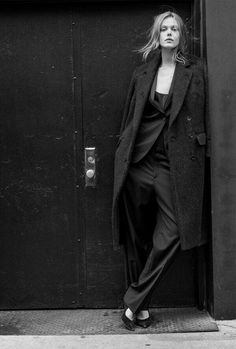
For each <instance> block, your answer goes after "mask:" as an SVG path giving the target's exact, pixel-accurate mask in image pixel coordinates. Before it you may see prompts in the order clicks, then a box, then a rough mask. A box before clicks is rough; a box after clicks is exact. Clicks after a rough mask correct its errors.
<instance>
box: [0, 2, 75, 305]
mask: <svg viewBox="0 0 236 349" xmlns="http://www.w3.org/2000/svg"><path fill="white" fill-rule="evenodd" d="M0 16H1V20H0V42H1V45H0V47H1V55H0V62H1V63H0V67H1V68H0V76H1V84H0V110H1V112H0V115H1V119H0V122H1V126H0V130H1V131H0V132H1V155H0V156H1V197H0V202H1V244H0V246H1V247H0V249H1V251H0V256H1V257H0V258H1V287H0V293H1V296H0V304H1V307H2V308H42V307H70V306H73V305H74V303H75V302H77V301H78V295H77V293H78V284H79V282H80V278H79V274H78V267H77V265H78V263H79V260H78V258H77V256H79V255H80V253H79V252H78V247H77V228H76V225H77V223H76V215H75V213H76V193H75V185H74V182H75V166H74V115H73V94H72V38H71V15H70V12H69V11H68V9H67V10H65V9H64V10H63V11H62V10H55V8H54V9H50V8H44V9H42V8H41V7H38V8H37V7H34V9H30V8H29V7H27V8H24V7H23V8H22V7H19V8H15V7H14V11H13V8H10V9H4V8H2V9H1V15H0Z"/></svg>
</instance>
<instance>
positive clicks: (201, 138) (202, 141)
mask: <svg viewBox="0 0 236 349" xmlns="http://www.w3.org/2000/svg"><path fill="white" fill-rule="evenodd" d="M196 139H197V141H198V144H200V145H206V133H205V132H202V133H198V134H197V135H196Z"/></svg>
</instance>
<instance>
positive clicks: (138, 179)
mask: <svg viewBox="0 0 236 349" xmlns="http://www.w3.org/2000/svg"><path fill="white" fill-rule="evenodd" d="M185 38H186V32H185V27H184V24H183V21H182V19H181V18H180V17H179V16H178V15H177V14H175V13H173V12H165V13H162V14H161V15H159V16H157V17H155V20H154V24H153V26H152V28H151V31H150V40H149V41H148V43H147V45H146V46H144V47H143V48H142V49H141V52H142V53H143V56H144V59H146V58H147V56H148V55H149V54H150V53H153V54H154V58H153V59H152V60H150V61H149V62H148V63H145V64H143V65H141V66H140V67H138V68H137V69H136V70H135V72H134V74H133V77H132V81H131V84H130V88H129V91H128V97H127V102H126V106H125V111H124V116H123V120H122V125H121V135H120V139H119V142H118V147H117V151H116V157H115V178H114V198H113V233H114V243H115V245H117V244H124V246H125V250H126V256H127V279H128V281H129V282H130V285H129V287H128V289H127V291H126V293H125V295H124V304H125V311H124V313H123V315H122V320H123V322H124V325H125V326H126V328H127V329H129V330H134V329H135V325H140V326H142V327H148V326H149V325H150V323H151V320H150V315H149V311H148V307H149V303H150V300H151V295H152V292H153V290H154V289H155V288H156V286H157V285H158V283H159V282H160V280H161V278H162V277H163V275H164V273H165V272H166V270H167V269H168V267H169V266H170V264H171V263H172V262H173V260H174V257H175V256H176V253H177V252H178V251H179V250H180V249H182V250H186V249H190V248H193V247H196V246H200V245H202V244H204V243H205V242H206V240H207V239H206V231H205V230H206V229H204V223H205V221H204V219H203V211H204V210H203V198H204V172H205V155H206V154H209V150H208V145H209V134H208V125H207V122H206V121H207V120H206V117H205V115H206V92H207V91H206V79H205V69H204V64H203V62H201V60H200V59H199V58H196V57H192V56H191V57H190V56H187V55H186V53H185V46H186V40H185Z"/></svg>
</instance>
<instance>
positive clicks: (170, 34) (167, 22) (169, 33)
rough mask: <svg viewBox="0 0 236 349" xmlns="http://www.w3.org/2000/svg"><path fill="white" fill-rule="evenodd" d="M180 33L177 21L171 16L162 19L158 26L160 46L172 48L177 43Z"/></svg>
mask: <svg viewBox="0 0 236 349" xmlns="http://www.w3.org/2000/svg"><path fill="white" fill-rule="evenodd" d="M179 40H180V34H179V26H178V23H177V21H176V20H175V19H174V18H173V17H167V18H165V19H164V20H163V22H162V24H161V28H160V39H159V42H160V46H161V48H167V49H174V48H176V47H177V46H178V45H179Z"/></svg>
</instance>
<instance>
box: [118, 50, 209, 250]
mask: <svg viewBox="0 0 236 349" xmlns="http://www.w3.org/2000/svg"><path fill="white" fill-rule="evenodd" d="M159 64H160V53H159V52H158V53H157V55H156V56H155V58H154V59H152V60H151V61H150V62H148V63H145V64H143V65H141V66H140V67H138V68H137V69H136V70H135V72H134V74H133V77H132V80H131V83H130V87H129V91H128V96H127V100H126V105H125V110H124V115H123V120H122V124H121V132H120V139H119V141H118V145H117V150H116V154H115V172H114V196H113V215H112V224H113V241H114V247H117V246H118V245H119V244H122V243H123V236H124V234H126V231H127V227H126V226H125V220H124V219H123V217H122V212H124V210H123V208H122V204H121V200H120V194H121V192H122V188H123V186H124V183H125V179H126V175H127V172H128V169H129V164H130V161H131V158H132V151H133V147H134V144H135V139H136V136H137V133H138V129H139V126H140V123H141V119H142V115H143V110H144V106H145V103H146V101H147V98H148V96H149V93H150V88H151V85H152V82H153V79H154V78H155V75H156V73H157V69H158V66H159ZM206 96H207V86H206V75H205V66H204V64H203V62H202V61H201V60H199V59H198V58H196V57H193V58H191V59H190V60H189V61H188V62H187V63H186V64H185V65H184V64H181V63H177V65H176V72H175V80H174V87H173V97H172V98H173V99H172V107H171V114H170V119H169V127H168V156H169V162H170V175H171V187H172V188H171V189H172V193H173V201H174V208H175V214H176V221H177V225H178V229H179V234H180V241H181V247H182V249H183V250H185V249H190V248H192V247H195V246H200V245H202V244H203V243H205V242H206V240H207V238H206V227H205V219H203V217H204V216H205V215H204V182H205V156H206V155H209V127H208V120H207V115H206V114H207V113H206V109H207V103H206V102H207V97H206Z"/></svg>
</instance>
